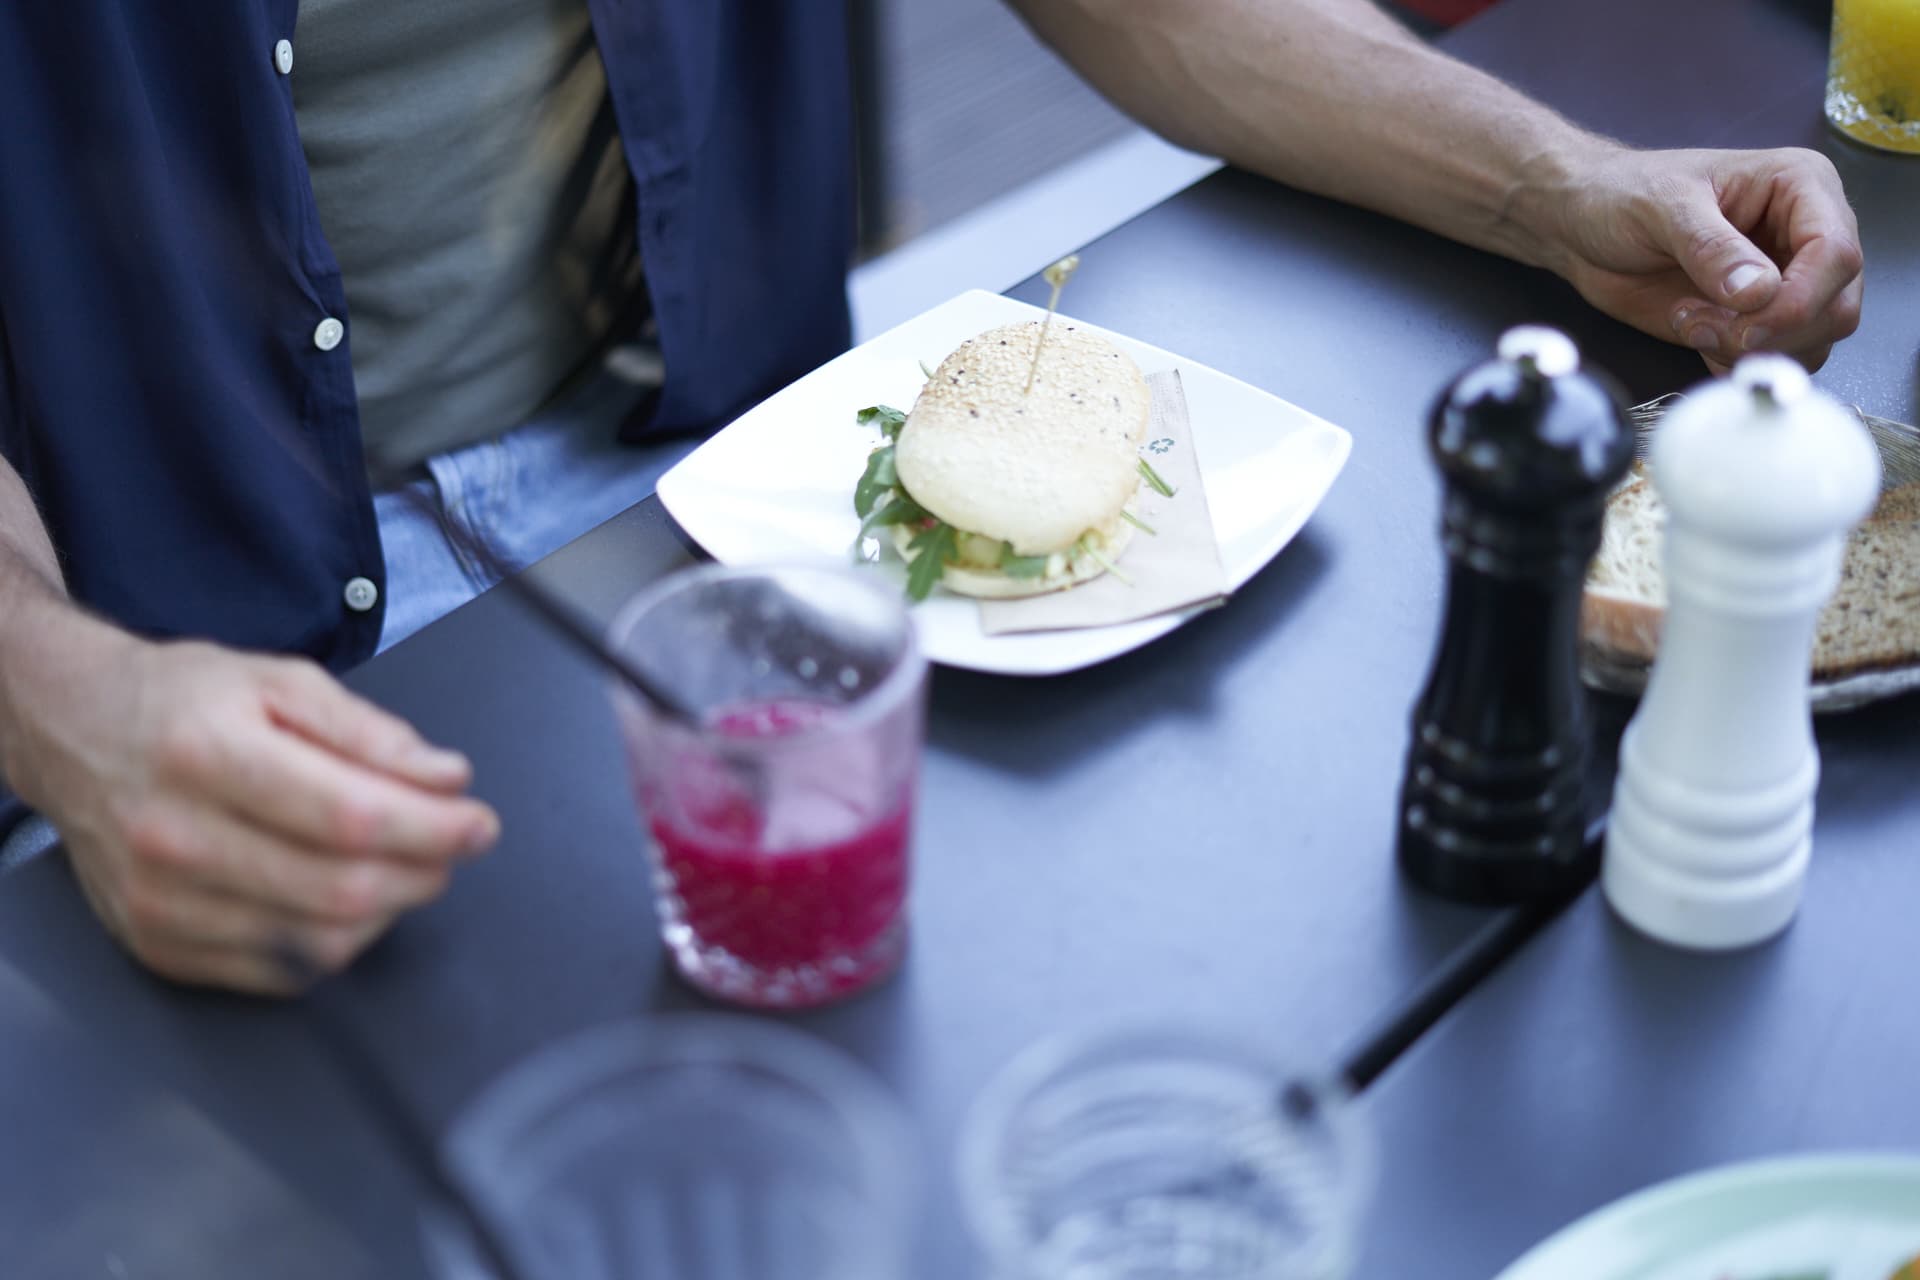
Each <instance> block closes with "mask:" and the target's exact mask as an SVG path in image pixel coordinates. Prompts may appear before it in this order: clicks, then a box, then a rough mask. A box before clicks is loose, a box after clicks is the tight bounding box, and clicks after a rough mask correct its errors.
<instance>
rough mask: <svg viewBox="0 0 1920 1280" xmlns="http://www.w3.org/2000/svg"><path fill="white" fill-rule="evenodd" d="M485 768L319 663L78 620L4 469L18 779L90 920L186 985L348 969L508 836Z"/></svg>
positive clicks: (7, 770)
mask: <svg viewBox="0 0 1920 1280" xmlns="http://www.w3.org/2000/svg"><path fill="white" fill-rule="evenodd" d="M469 772H470V770H469V767H468V765H467V762H466V761H465V760H464V759H463V758H462V757H460V756H458V755H456V754H454V753H452V752H448V751H441V750H438V749H436V748H433V747H430V746H428V745H427V744H426V743H425V742H423V741H421V739H420V738H419V737H418V735H416V734H415V733H414V732H413V730H412V729H411V728H410V727H408V726H407V725H406V724H405V723H403V722H402V721H399V720H396V719H394V718H393V717H392V716H389V715H387V714H386V713H385V712H383V711H380V710H379V709H377V708H375V707H373V706H371V705H370V704H368V703H366V702H363V701H361V700H360V699H358V698H356V697H354V696H353V695H352V694H350V693H348V692H347V691H346V690H345V689H344V688H342V687H341V686H340V685H339V684H338V683H336V682H335V681H334V680H333V679H332V678H331V677H330V676H328V675H327V674H326V673H325V672H323V671H322V670H320V669H319V668H318V667H316V666H314V665H313V664H312V663H310V662H306V661H302V660H297V659H289V658H277V657H262V656H255V655H249V654H241V653H236V652H233V651H231V650H226V649H220V648H217V647H215V646H213V645H207V644H195V643H166V644H156V643H150V642H148V641H144V640H140V639H137V638H135V637H134V636H131V635H129V634H127V633H126V632H124V631H122V630H120V629H118V628H116V627H113V626H112V625H110V624H108V623H106V622H104V621H102V620H100V619H99V618H96V617H94V616H92V615H91V614H89V613H87V612H86V611H84V610H82V609H80V608H77V607H76V606H75V605H74V604H73V603H72V602H71V601H70V600H69V599H68V596H67V593H66V589H65V587H64V584H63V582H62V577H61V573H60V565H59V560H58V558H57V557H56V556H55V554H54V549H53V545H52V543H51V542H50V541H49V539H48V537H47V533H46V529H45V526H44V525H43V524H42V523H41V521H40V518H39V514H38V512H37V511H36V509H35V507H34V503H33V500H32V497H31V495H30V494H29V493H28V491H27V489H26V486H25V485H24V484H23V483H22V482H21V479H20V476H19V475H18V473H17V472H15V471H14V469H13V468H12V467H11V466H9V465H7V464H6V463H5V462H4V461H0V776H4V777H5V779H6V781H7V782H8V783H9V784H10V785H11V786H12V787H13V788H14V789H15V790H16V791H17V792H18V793H19V795H20V797H21V798H22V799H23V800H25V801H26V802H27V803H29V804H30V805H32V806H34V807H35V808H36V809H39V810H40V811H41V812H43V813H45V814H46V815H47V816H48V817H50V818H51V819H52V820H53V821H54V824H55V825H56V826H57V827H58V828H59V830H60V833H61V836H62V838H63V840H64V841H65V843H66V847H67V852H68V855H69V856H70V858H71V859H72V862H73V866H74V870H75V872H76V874H77V875H78V877H79V879H80V882H81V885H82V886H83V888H84V889H85V891H86V893H87V896H88V899H89V901H90V902H91V903H92V904H93V907H94V910H95V911H96V912H97V913H98V914H99V916H100V917H101V919H102V920H103V921H104V922H105V924H106V925H107V927H108V929H109V930H111V931H112V932H113V933H114V935H115V936H116V937H118V938H119V939H120V940H121V942H122V943H124V944H125V945H126V946H127V948H128V949H129V950H130V951H132V952H133V953H134V954H135V955H136V956H137V957H139V958H140V959H141V960H142V961H143V962H145V963H146V964H148V965H149V966H150V967H152V968H153V969H155V970H156V971H157V972H159V973H161V974H164V975H166V976H168V977H172V978H175V979H178V980H181V981H186V982H195V983H205V984H212V985H219V986H226V987H232V988H237V989H241V990H249V991H262V992H268V991H281V990H285V989H287V988H288V987H290V986H291V985H293V982H292V979H293V975H291V974H289V973H287V972H286V971H285V969H284V968H283V966H282V964H281V963H280V959H281V956H282V954H283V952H284V949H285V948H288V947H293V948H297V949H299V950H300V951H301V953H302V954H303V956H304V957H305V960H306V962H307V964H309V965H311V966H313V967H314V968H316V969H320V970H331V969H337V968H339V967H341V966H342V965H344V964H346V963H347V962H348V961H349V960H350V959H351V958H352V957H353V956H354V955H356V954H357V953H358V952H359V951H360V950H362V949H363V948H364V947H365V946H366V945H367V944H368V943H369V942H371V941H372V940H373V939H374V938H375V937H377V936H378V935H379V933H380V932H381V931H382V930H384V929H385V927H386V926H387V925H388V924H389V923H390V922H391V921H392V919H393V918H394V916H395V915H396V914H397V913H398V912H400V911H402V910H405V909H406V908H408V907H411V906H415V905H417V904H419V903H421V902H424V901H426V900H428V899H430V898H432V897H433V896H435V895H436V894H438V893H439V892H440V890H441V888H442V887H443V886H444V885H445V883H446V878H447V875H448V872H449V869H450V867H451V865H452V863H453V862H454V861H455V860H456V859H458V858H460V857H462V856H465V855H469V854H473V853H477V852H479V851H480V850H481V849H482V848H484V847H486V846H487V845H488V844H490V843H491V842H492V840H493V838H494V835H495V833H496V832H497V830H498V821H497V819H496V818H495V817H494V816H493V814H492V812H491V811H490V810H489V809H488V808H487V807H486V806H484V805H482V804H480V803H479V802H478V801H475V800H471V799H468V798H466V797H464V796H462V795H461V794H460V793H461V792H462V791H463V790H464V789H465V787H466V784H467V780H468V776H469Z"/></svg>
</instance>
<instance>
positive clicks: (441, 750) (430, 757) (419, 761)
mask: <svg viewBox="0 0 1920 1280" xmlns="http://www.w3.org/2000/svg"><path fill="white" fill-rule="evenodd" d="M408 755H409V756H411V757H412V763H413V764H414V765H416V766H418V767H419V768H422V769H431V770H433V771H435V772H436V773H452V772H454V771H456V770H460V769H465V768H466V767H467V758H466V757H465V756H463V755H461V754H460V753H459V752H458V751H449V750H447V749H446V748H445V747H436V746H431V745H429V744H428V743H425V742H423V743H421V744H420V745H419V746H417V747H414V748H413V749H412V750H411V751H410V752H408Z"/></svg>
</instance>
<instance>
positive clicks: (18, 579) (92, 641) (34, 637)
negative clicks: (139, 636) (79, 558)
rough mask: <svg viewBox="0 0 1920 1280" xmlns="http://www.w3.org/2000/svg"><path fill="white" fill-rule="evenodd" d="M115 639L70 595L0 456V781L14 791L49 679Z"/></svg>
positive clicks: (35, 515)
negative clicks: (29, 726) (30, 723)
mask: <svg viewBox="0 0 1920 1280" xmlns="http://www.w3.org/2000/svg"><path fill="white" fill-rule="evenodd" d="M118 637H119V633H117V632H115V631H114V630H113V629H112V628H111V627H108V626H107V625H106V624H104V623H101V622H99V621H97V620H95V619H94V618H92V617H91V616H89V615H88V614H86V613H85V612H83V611H82V610H80V609H78V608H77V607H75V606H74V605H73V603H72V602H71V601H70V600H69V599H68V598H67V591H66V585H65V582H64V581H63V579H62V577H61V573H60V561H59V557H57V556H56V555H55V554H54V550H53V543H52V542H51V541H50V540H49V539H48V537H47V530H46V526H45V525H43V524H42V523H41V521H40V514H39V512H38V511H37V510H36V509H35V507H34V503H33V498H32V496H31V495H29V494H28V492H27V487H26V485H25V484H23V483H21V480H20V476H19V474H18V473H17V472H15V471H14V469H13V468H12V467H11V466H9V465H8V464H7V463H6V462H5V461H4V460H0V780H4V781H6V782H7V783H8V784H10V785H13V786H14V787H15V788H16V789H19V785H20V781H21V779H22V777H23V775H24V774H25V772H26V771H25V770H24V769H23V768H22V764H23V761H22V759H21V753H22V752H23V751H25V750H26V747H25V745H24V742H23V737H24V734H23V729H24V728H25V724H26V721H27V720H28V719H29V718H31V717H32V715H33V711H34V709H35V707H36V706H37V705H38V704H39V703H40V702H41V701H42V699H43V697H44V695H46V694H47V693H48V692H50V691H49V689H48V688H47V686H48V684H49V683H50V682H54V681H57V680H59V679H61V676H60V675H59V674H58V673H59V672H60V671H62V670H71V669H73V667H72V665H71V664H72V663H74V662H77V661H79V660H80V659H82V658H83V657H85V656H86V654H87V653H89V652H91V651H93V650H96V649H98V648H100V647H101V646H102V645H108V644H111V643H113V642H114V640H115V639H117V638H118ZM52 692H57V690H55V691H52ZM27 798H28V799H32V798H33V797H27Z"/></svg>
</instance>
